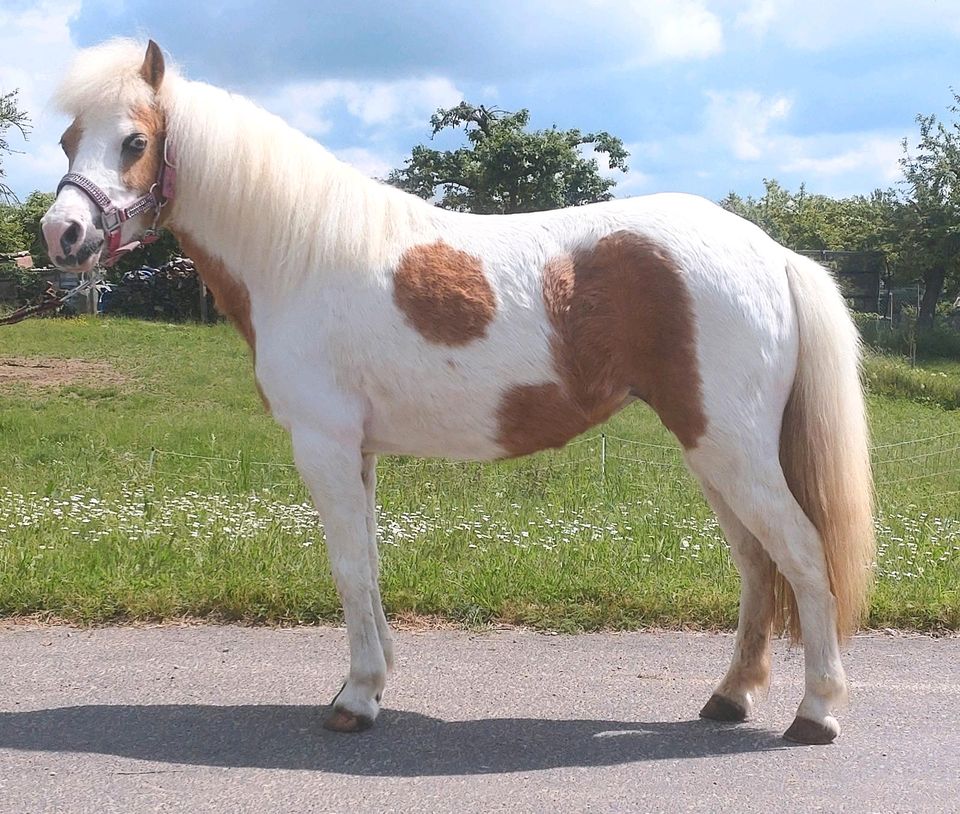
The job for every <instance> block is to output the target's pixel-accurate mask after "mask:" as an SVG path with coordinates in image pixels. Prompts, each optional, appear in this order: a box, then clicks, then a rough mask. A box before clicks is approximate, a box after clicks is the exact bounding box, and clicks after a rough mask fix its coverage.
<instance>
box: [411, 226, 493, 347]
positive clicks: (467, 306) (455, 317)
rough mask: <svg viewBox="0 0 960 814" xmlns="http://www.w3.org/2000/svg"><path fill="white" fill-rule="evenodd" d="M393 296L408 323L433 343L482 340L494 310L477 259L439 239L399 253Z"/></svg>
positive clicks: (479, 262)
mask: <svg viewBox="0 0 960 814" xmlns="http://www.w3.org/2000/svg"><path fill="white" fill-rule="evenodd" d="M393 301H394V303H395V304H396V306H397V308H399V309H400V312H401V313H402V314H403V316H404V318H405V319H406V321H407V322H408V323H409V324H410V326H411V327H413V328H414V329H415V330H416V331H417V332H418V333H419V334H420V335H421V336H422V337H423V338H424V339H426V340H427V341H428V342H433V343H434V344H438V345H466V344H467V343H469V342H472V341H474V340H475V339H482V338H483V337H484V336H486V335H487V326H488V325H489V324H490V322H491V321H492V320H493V316H494V314H495V313H496V309H497V304H496V298H495V297H494V294H493V289H492V288H491V287H490V283H489V282H488V281H487V278H486V276H485V275H484V273H483V264H482V262H481V261H480V259H479V258H477V257H474V256H473V255H472V254H468V253H467V252H462V251H459V250H458V249H454V248H453V247H452V246H449V245H447V244H446V243H444V242H443V241H442V240H438V241H437V242H436V243H429V244H424V245H420V246H414V247H412V248H410V249H407V251H406V252H404V254H403V257H401V258H400V264H399V265H398V266H397V270H396V271H395V272H394V275H393Z"/></svg>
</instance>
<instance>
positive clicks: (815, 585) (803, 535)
mask: <svg viewBox="0 0 960 814" xmlns="http://www.w3.org/2000/svg"><path fill="white" fill-rule="evenodd" d="M719 452H720V451H719V450H718V449H717V448H716V447H714V449H713V450H712V453H708V452H702V453H700V454H699V455H698V454H697V451H693V452H692V453H690V455H689V456H688V457H689V458H690V459H691V465H692V466H693V467H694V469H695V471H697V472H698V474H700V475H701V477H705V480H707V482H708V483H710V485H711V486H713V487H714V488H715V489H717V491H718V492H720V494H721V496H722V497H723V499H724V501H725V502H726V503H727V505H728V506H729V507H730V510H731V511H732V512H734V513H735V514H736V516H737V518H739V520H740V522H742V523H743V525H744V527H745V528H746V529H747V530H749V532H750V533H751V534H753V536H754V537H756V539H757V540H759V542H760V544H761V545H762V546H763V548H764V549H765V550H766V552H767V553H768V554H769V555H770V558H771V559H772V560H773V562H774V563H775V564H776V566H777V568H778V569H779V571H780V573H782V574H783V575H784V577H786V579H787V581H788V582H789V583H790V585H791V587H792V588H793V592H794V594H795V596H796V599H797V608H798V611H799V617H800V627H801V630H802V633H803V641H804V666H805V692H804V696H803V700H802V701H801V703H800V707H799V709H798V710H797V717H796V719H795V720H794V722H793V724H792V725H791V726H790V728H789V729H788V730H787V732H786V733H785V737H786V738H788V739H790V740H796V741H800V742H803V743H829V742H830V741H832V740H833V739H834V738H836V736H837V735H838V734H839V733H840V725H839V724H838V723H837V720H836V718H834V716H833V711H834V710H835V709H836V708H837V707H838V706H839V705H841V704H842V703H843V702H844V701H845V700H846V675H845V673H844V670H843V665H842V663H841V661H840V645H839V641H838V638H837V611H836V601H835V600H834V598H833V595H832V594H831V592H830V581H829V576H828V573H827V563H826V558H825V556H824V552H823V545H822V543H821V541H820V535H819V534H818V533H817V530H816V529H815V528H814V526H813V524H812V523H811V522H810V520H809V518H808V517H807V516H806V514H804V512H803V510H802V509H801V508H800V506H799V504H798V503H797V502H796V500H795V499H794V497H793V494H792V493H791V492H790V489H789V487H788V486H787V482H786V480H785V478H784V475H783V471H782V469H781V468H780V462H779V448H778V445H777V444H776V443H767V444H763V443H762V442H761V441H758V440H757V439H740V443H737V444H728V445H725V447H724V449H723V450H722V454H718V453H719Z"/></svg>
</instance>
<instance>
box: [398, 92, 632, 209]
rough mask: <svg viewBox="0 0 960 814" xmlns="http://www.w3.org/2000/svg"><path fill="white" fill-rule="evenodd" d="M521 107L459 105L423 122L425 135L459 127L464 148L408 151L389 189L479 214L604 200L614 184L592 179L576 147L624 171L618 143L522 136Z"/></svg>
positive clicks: (601, 136) (548, 133) (557, 133)
mask: <svg viewBox="0 0 960 814" xmlns="http://www.w3.org/2000/svg"><path fill="white" fill-rule="evenodd" d="M529 122H530V113H529V111H528V110H525V109H524V110H520V111H518V112H516V113H509V112H507V111H505V110H498V109H496V108H487V107H484V106H482V105H481V106H479V107H477V106H474V105H471V104H469V103H467V102H461V103H460V104H459V105H457V106H456V107H452V108H449V109H446V110H444V109H442V108H441V109H439V110H437V112H436V113H435V114H434V115H433V116H432V117H431V118H430V125H431V127H432V128H433V133H432V135H431V138H432V137H433V136H436V135H437V134H438V133H439V132H440V131H441V130H445V129H452V130H456V129H458V128H463V131H464V133H465V135H466V139H467V142H468V144H467V146H464V147H460V148H459V149H456V150H443V151H441V150H434V149H432V148H429V147H426V146H424V145H422V144H421V145H418V146H416V147H414V148H413V151H412V153H411V156H410V158H408V159H406V162H405V164H406V166H405V167H403V168H402V169H398V170H394V171H393V172H391V173H390V175H389V177H388V178H387V181H388V182H389V183H391V184H393V185H394V186H397V187H399V188H400V189H404V190H406V191H408V192H412V193H414V194H415V195H419V196H420V197H421V198H426V199H430V198H433V197H435V196H436V195H437V189H438V187H439V188H440V190H441V194H440V197H439V200H438V201H437V203H438V204H439V205H440V206H442V207H444V208H446V209H455V210H457V211H461V212H476V213H482V214H488V213H499V214H504V213H508V212H536V211H538V210H542V209H554V208H557V207H562V206H578V205H580V204H586V203H593V202H595V201H606V200H609V199H610V198H612V197H613V193H612V192H611V189H612V188H613V187H614V186H615V185H616V181H614V180H613V179H610V178H604V177H603V176H602V175H601V174H600V168H599V164H598V162H597V160H596V158H593V157H587V156H584V155H583V154H582V153H581V151H580V148H581V147H590V148H591V149H592V150H593V151H594V152H595V153H603V154H605V155H606V157H607V159H606V160H607V162H608V163H609V165H610V167H611V168H613V169H618V170H622V171H624V172H625V171H626V170H627V165H626V159H627V157H628V155H629V154H628V153H627V151H626V150H625V149H624V147H623V142H622V141H621V140H620V139H618V138H616V137H615V136H611V135H610V134H609V133H606V132H598V133H581V132H580V131H579V130H575V129H574V130H558V129H557V128H556V127H551V128H550V129H548V130H534V131H528V130H527V129H526V128H527V125H528V124H529Z"/></svg>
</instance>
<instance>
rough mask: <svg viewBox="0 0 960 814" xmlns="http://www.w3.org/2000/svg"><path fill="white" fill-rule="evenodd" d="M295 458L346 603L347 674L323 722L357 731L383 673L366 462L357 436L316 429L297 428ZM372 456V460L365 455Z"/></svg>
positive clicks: (375, 704) (369, 714)
mask: <svg viewBox="0 0 960 814" xmlns="http://www.w3.org/2000/svg"><path fill="white" fill-rule="evenodd" d="M291 434H292V437H293V451H294V458H295V460H296V462H297V468H298V469H299V470H300V474H301V475H302V477H303V479H304V481H305V483H306V484H307V488H308V489H309V490H310V494H311V495H312V496H313V501H314V503H315V505H316V507H317V511H319V513H320V517H321V519H322V521H323V527H324V532H325V534H326V540H327V553H328V554H329V557H330V569H331V571H332V572H333V579H334V582H335V583H336V586H337V592H338V593H339V594H340V601H341V602H342V603H343V615H344V619H345V621H346V624H347V638H348V640H349V643H350V673H349V675H348V676H347V680H346V682H345V683H344V685H343V688H342V689H341V690H340V692H339V693H338V694H337V697H336V698H335V699H334V701H333V711H332V712H331V713H330V715H329V716H328V717H327V719H326V720H325V721H324V726H325V727H326V728H327V729H333V730H336V731H338V732H359V731H361V730H364V729H368V728H369V727H371V726H373V722H374V720H375V719H376V717H377V713H378V712H379V711H380V696H381V693H382V692H383V688H384V685H385V684H386V679H387V662H386V659H385V657H384V647H383V645H382V642H381V638H382V634H381V631H380V630H379V629H378V628H379V625H378V619H379V617H380V616H382V615H383V610H382V608H381V607H380V606H379V602H378V601H377V603H376V606H375V598H376V599H377V600H378V599H379V590H378V588H377V585H376V582H375V580H376V575H375V573H374V571H373V568H372V562H373V557H376V550H375V549H374V551H373V553H372V555H371V552H370V546H376V541H375V540H371V536H370V528H369V526H368V522H369V520H368V499H369V498H368V491H367V488H366V486H365V483H364V480H365V477H364V475H366V476H367V478H366V479H367V480H368V482H369V466H368V467H367V472H364V461H363V455H362V453H361V451H360V435H359V432H358V433H357V434H356V437H352V435H351V434H350V433H347V434H346V437H345V436H344V434H341V433H338V434H337V435H336V437H333V436H331V435H326V434H323V433H322V432H318V431H316V430H303V429H301V430H297V429H294V430H293V432H292V433H291ZM368 463H369V462H368Z"/></svg>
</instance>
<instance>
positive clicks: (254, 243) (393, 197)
mask: <svg viewBox="0 0 960 814" xmlns="http://www.w3.org/2000/svg"><path fill="white" fill-rule="evenodd" d="M162 105H163V108H164V111H165V113H166V118H167V123H166V124H167V136H168V138H169V139H170V140H171V142H172V144H173V145H174V147H175V150H176V156H177V189H176V197H175V199H174V203H173V205H172V208H171V214H170V225H171V227H172V228H173V229H174V231H181V232H185V233H189V234H190V235H192V237H193V238H194V239H195V240H196V241H197V242H199V243H200V244H201V245H203V247H204V249H205V250H206V251H208V252H210V253H212V254H214V255H217V256H219V257H220V258H222V259H223V260H224V261H226V263H227V264H228V265H229V266H230V267H231V268H232V269H236V270H238V272H239V273H240V274H242V276H243V277H244V278H245V279H247V280H249V281H250V282H253V280H254V278H256V277H262V276H266V277H269V282H270V284H271V285H274V286H276V285H283V284H284V282H287V281H289V282H291V283H295V282H298V281H300V280H302V279H303V277H304V275H312V274H318V273H324V272H327V273H334V272H335V273H349V274H356V273H363V272H371V273H376V272H377V271H378V270H385V269H387V268H389V267H390V266H391V265H393V263H395V261H396V259H397V258H398V257H399V255H400V254H402V252H403V250H404V248H405V247H407V246H409V245H411V243H414V242H417V241H418V240H423V239H427V238H428V237H429V236H430V235H431V233H432V231H433V224H434V222H435V213H436V210H435V208H434V207H432V206H430V205H429V204H427V203H426V202H424V201H421V200H420V199H419V198H416V197H415V196H412V195H408V194H406V193H403V192H400V191H399V190H396V189H393V188H390V187H387V186H384V185H382V184H379V183H377V182H375V181H372V180H371V179H369V178H366V177H364V176H363V175H362V174H361V173H359V172H358V171H356V170H355V169H353V168H352V167H350V166H348V165H346V164H343V163H342V162H340V161H338V160H337V159H336V158H334V157H333V156H332V155H331V154H330V153H329V152H327V151H326V150H325V149H324V148H323V147H321V146H320V145H319V144H317V143H316V142H314V141H312V140H311V139H309V138H307V137H306V136H304V135H303V134H301V133H299V132H297V131H296V130H294V129H292V128H291V127H289V126H288V125H286V124H285V123H284V122H283V121H281V120H280V119H279V118H277V117H276V116H273V115H271V114H269V113H267V112H266V111H264V110H262V109H261V108H259V107H257V106H256V105H255V104H253V103H252V102H250V101H248V100H247V99H244V98H242V97H239V96H234V95H232V94H229V93H227V92H225V91H223V90H220V89H218V88H214V87H211V86H209V85H205V84H203V83H199V82H188V81H186V80H183V79H179V78H177V79H175V80H173V81H171V83H170V87H168V88H166V93H165V98H164V99H163V100H162Z"/></svg>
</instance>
